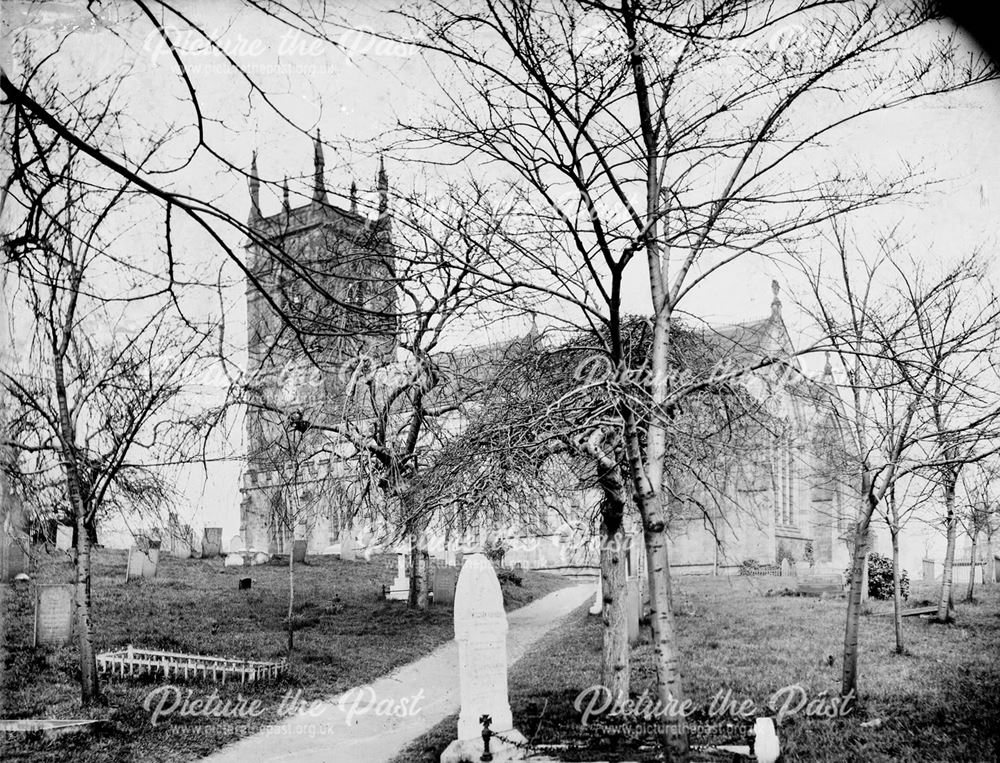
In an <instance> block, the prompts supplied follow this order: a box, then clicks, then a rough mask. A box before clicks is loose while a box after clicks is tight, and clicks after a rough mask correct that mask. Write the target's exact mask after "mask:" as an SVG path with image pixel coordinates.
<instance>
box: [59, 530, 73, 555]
mask: <svg viewBox="0 0 1000 763" xmlns="http://www.w3.org/2000/svg"><path fill="white" fill-rule="evenodd" d="M56 548H57V549H59V550H60V551H69V550H70V549H71V548H73V528H72V527H69V526H68V525H56Z"/></svg>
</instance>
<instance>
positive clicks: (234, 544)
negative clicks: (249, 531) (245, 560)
mask: <svg viewBox="0 0 1000 763" xmlns="http://www.w3.org/2000/svg"><path fill="white" fill-rule="evenodd" d="M246 550H247V546H246V544H245V543H244V542H243V536H242V535H234V536H233V537H232V540H230V541H229V553H230V554H242V553H243V552H244V551H246Z"/></svg>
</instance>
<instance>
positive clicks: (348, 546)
mask: <svg viewBox="0 0 1000 763" xmlns="http://www.w3.org/2000/svg"><path fill="white" fill-rule="evenodd" d="M357 556H358V546H357V544H356V543H355V542H354V533H353V532H351V531H348V532H346V533H344V537H343V538H341V539H340V558H341V559H343V560H344V561H345V562H353V561H354V560H355V559H356V558H357Z"/></svg>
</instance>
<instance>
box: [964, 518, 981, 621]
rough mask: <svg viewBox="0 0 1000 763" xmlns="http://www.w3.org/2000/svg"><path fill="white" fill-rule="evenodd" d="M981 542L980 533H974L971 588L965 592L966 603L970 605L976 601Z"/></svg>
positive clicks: (970, 575) (970, 569) (970, 563)
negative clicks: (979, 543)
mask: <svg viewBox="0 0 1000 763" xmlns="http://www.w3.org/2000/svg"><path fill="white" fill-rule="evenodd" d="M978 541H979V533H978V532H977V531H975V530H973V531H972V554H971V557H972V558H971V559H970V560H969V587H968V588H967V589H966V591H965V601H966V602H967V603H969V604H971V603H972V602H974V601H975V599H974V598H973V596H972V594H973V593H974V591H975V589H976V567H977V565H976V545H977V544H978Z"/></svg>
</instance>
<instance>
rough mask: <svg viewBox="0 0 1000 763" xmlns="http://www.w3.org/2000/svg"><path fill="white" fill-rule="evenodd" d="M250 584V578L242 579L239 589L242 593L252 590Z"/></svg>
mask: <svg viewBox="0 0 1000 763" xmlns="http://www.w3.org/2000/svg"><path fill="white" fill-rule="evenodd" d="M250 584H251V580H250V578H240V586H239V589H240V590H241V591H249V590H250Z"/></svg>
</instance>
